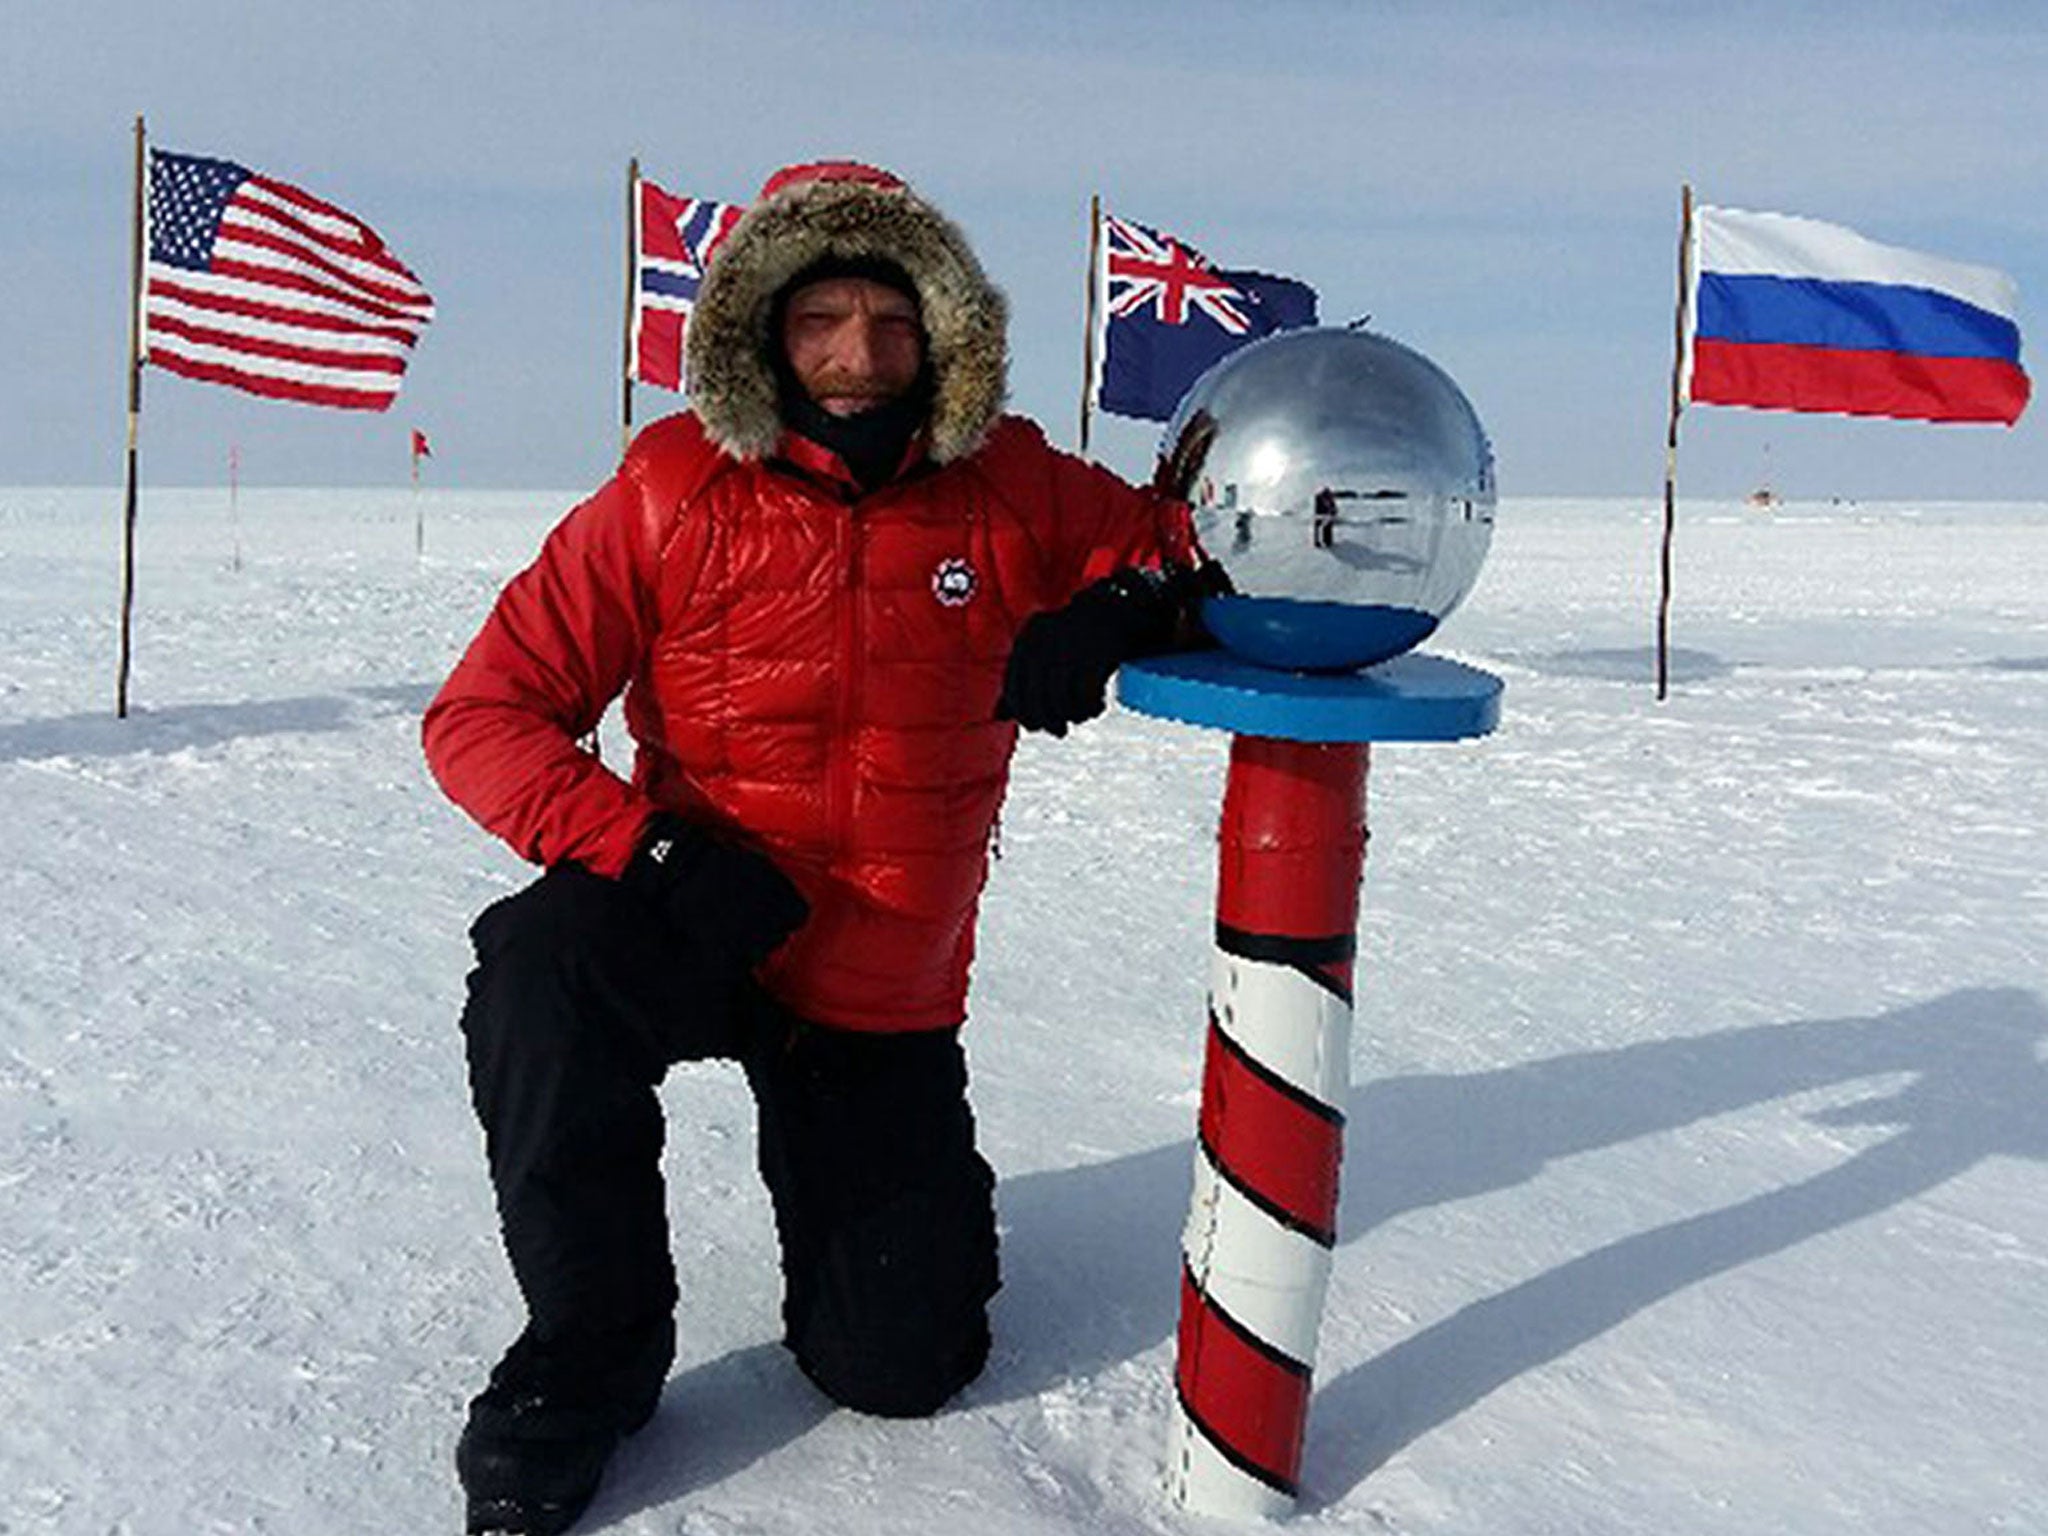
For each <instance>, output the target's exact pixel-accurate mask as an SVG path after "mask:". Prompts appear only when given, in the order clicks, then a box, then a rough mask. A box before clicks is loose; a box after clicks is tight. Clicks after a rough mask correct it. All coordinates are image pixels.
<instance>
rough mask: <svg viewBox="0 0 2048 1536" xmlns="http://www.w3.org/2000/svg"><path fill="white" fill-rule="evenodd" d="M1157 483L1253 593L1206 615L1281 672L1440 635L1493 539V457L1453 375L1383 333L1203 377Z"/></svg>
mask: <svg viewBox="0 0 2048 1536" xmlns="http://www.w3.org/2000/svg"><path fill="white" fill-rule="evenodd" d="M1158 483H1159V484H1160V485H1161V486H1162V487H1163V488H1164V489H1166V490H1168V491H1170V492H1171V493H1173V494H1174V495H1177V496H1180V497H1181V498H1183V499H1184V500H1186V501H1187V502H1188V503H1189V505H1190V506H1192V507H1193V509H1194V514H1195V529H1196V532H1197V533H1198V534H1199V536H1200V537H1201V540H1202V545H1203V548H1205V549H1206V550H1207V551H1208V552H1209V554H1210V555H1211V556H1212V557H1213V558H1214V559H1216V560H1218V561H1220V562H1221V563H1222V565H1223V568H1224V570H1225V571H1226V572H1227V573H1228V574H1229V576H1230V579H1231V584H1232V585H1233V586H1234V587H1235V588H1236V593H1237V595H1235V596H1231V597H1219V598H1211V599H1210V600H1209V602H1208V604H1207V606H1206V607H1205V609H1204V613H1203V617H1204V619H1205V620H1206V621H1207V623H1208V625H1209V628H1210V630H1211V632H1212V633H1214V634H1215V636H1216V638H1217V639H1218V640H1220V641H1221V642H1222V643H1223V644H1224V645H1226V646H1228V647H1230V649H1231V650H1233V651H1235V652H1237V653H1238V654H1240V655H1242V656H1244V657H1245V658H1246V659H1248V660H1251V661H1255V662H1260V663H1263V664H1265V665H1267V666H1275V667H1288V668H1295V669H1301V670H1335V669H1345V668H1352V667H1364V666H1370V665H1372V664H1373V663H1374V662H1378V661H1384V660H1386V659H1387V658H1388V657H1390V656H1396V655H1399V654H1400V653H1401V652H1403V651H1405V650H1408V649H1409V648H1410V647H1412V646H1415V645H1417V644H1419V643H1420V642H1421V641H1422V640H1424V639H1426V638H1427V637H1428V636H1429V635H1430V634H1431V633H1432V632H1433V631H1434V630H1435V629H1436V627H1437V626H1438V625H1439V624H1440V623H1442V622H1443V619H1444V617H1445V616H1446V615H1447V614H1449V613H1450V612H1451V610H1452V609H1454V608H1456V607H1457V606H1458V604H1459V603H1460V602H1461V601H1463V599H1464V597H1465V595H1466V593H1468V592H1469V591H1471V589H1472V584H1473V583H1474V582H1475V581H1477V580H1478V577H1479V567H1480V565H1481V564H1482V563H1483V562H1484V561H1485V559H1486V551H1487V547H1488V545H1489V544H1490V543H1491V542H1492V539H1493V515H1494V501H1495V493H1494V475H1493V450H1492V447H1491V446H1490V445H1489V444H1488V442H1487V438H1486V432H1485V429H1484V428H1483V427H1482V426H1481V425H1480V423H1479V417H1478V415H1477V413H1475V412H1474V411H1473V409H1472V405H1471V402H1470V401H1468V400H1467V399H1466V398H1465V395H1464V392H1463V391H1462V390H1460V389H1459V388H1458V386H1457V385H1456V384H1455V383H1453V382H1452V380H1451V378H1450V375H1448V374H1446V373H1445V372H1444V371H1443V370H1442V369H1441V368H1439V367H1437V366H1436V364H1434V363H1432V362H1431V361H1430V360H1429V359H1428V358H1426V357H1424V356H1422V354H1421V353H1419V352H1416V351H1413V350H1412V349H1410V348H1408V347H1405V346H1403V345H1401V343H1399V342H1397V341H1393V340H1390V339H1389V338H1387V337H1385V336H1381V335H1377V334H1375V333H1373V332H1370V331H1352V330H1302V331H1285V332H1282V333H1281V334H1279V335H1276V336H1269V337H1267V338H1266V339H1264V340H1263V341H1257V342H1254V343H1252V344H1251V345H1250V346H1247V347H1244V348H1241V349H1240V350H1238V351H1236V352H1233V353H1231V354H1230V355H1229V356H1228V357H1225V358H1224V359H1223V360H1222V361H1221V362H1219V363H1217V364H1216V365H1215V366H1214V367H1212V368H1211V369H1209V371H1208V372H1207V373H1205V374H1203V375H1202V376H1201V378H1199V379H1197V380H1196V381H1195V383H1194V385H1193V386H1192V387H1191V388H1190V389H1189V390H1188V393H1187V395H1186V397H1185V398H1184V399H1182V401H1181V403H1180V406H1179V408H1178V409H1177V410H1176V411H1175V413H1174V416H1173V420H1172V421H1170V422H1168V423H1167V427H1166V432H1165V434H1164V436H1163V437H1162V439H1161V447H1160V459H1159V474H1158Z"/></svg>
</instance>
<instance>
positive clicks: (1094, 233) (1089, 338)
mask: <svg viewBox="0 0 2048 1536" xmlns="http://www.w3.org/2000/svg"><path fill="white" fill-rule="evenodd" d="M1101 260H1102V194H1101V193H1099V192H1098V193H1096V194H1094V195H1093V196H1091V197H1090V198H1089V199H1088V303H1087V308H1086V310H1085V311H1084V313H1085V314H1086V316H1087V318H1086V320H1085V322H1084V324H1083V326H1082V342H1081V452H1082V453H1083V454H1084V455H1085V454H1086V453H1087V452H1088V424H1089V420H1090V413H1091V411H1092V409H1093V406H1094V394H1095V307H1096V302H1097V300H1096V293H1095V290H1096V286H1097V284H1096V281H1095V269H1096V266H1097V264H1098V263H1100V262H1101Z"/></svg>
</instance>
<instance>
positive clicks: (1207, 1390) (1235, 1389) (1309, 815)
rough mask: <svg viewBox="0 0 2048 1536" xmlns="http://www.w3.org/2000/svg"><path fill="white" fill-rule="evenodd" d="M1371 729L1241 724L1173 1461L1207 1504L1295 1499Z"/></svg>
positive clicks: (1346, 1057)
mask: <svg viewBox="0 0 2048 1536" xmlns="http://www.w3.org/2000/svg"><path fill="white" fill-rule="evenodd" d="M1367 760H1368V748H1367V746H1366V745H1365V743H1363V742H1340V743H1311V742H1301V741H1285V740H1278V739H1275V738H1272V737H1263V736H1248V735H1238V736H1235V737H1233V738H1232V741H1231V749H1230V777H1229V782H1228V785H1227V787H1226V789H1225V792H1224V799H1223V823H1222V832H1221V837H1220V842H1221V857H1220V866H1219V879H1218V889H1217V900H1216V951H1215V958H1214V962H1213V967H1212V971H1211V982H1210V989H1209V1034H1208V1044H1207V1047H1206V1053H1205V1061H1204V1065H1203V1071H1202V1108H1201V1130H1200V1136H1199V1139H1198V1143H1197V1150H1196V1156H1195V1193H1194V1201H1193V1204H1192V1207H1191V1209H1190V1211H1189V1213H1188V1223H1187V1228H1186V1231H1185V1233H1184V1234H1183V1237H1182V1243H1181V1253H1182V1269H1181V1296H1180V1337H1179V1363H1178V1369H1177V1375H1176V1387H1177V1392H1176V1397H1177V1403H1176V1408H1175V1412H1174V1418H1173V1428H1172V1438H1171V1443H1170V1445H1169V1449H1168V1458H1167V1460H1168V1469H1167V1475H1168V1478H1169V1481H1170V1483H1171V1486H1172V1490H1173V1493H1174V1496H1175V1497H1176V1498H1177V1499H1178V1500H1179V1501H1180V1502H1181V1503H1182V1504H1184V1505H1186V1506H1187V1507H1189V1508H1190V1509H1194V1510H1198V1511H1200V1512H1202V1513H1205V1514H1213V1515H1223V1516H1233V1517H1240V1518H1242V1517H1247V1516H1264V1517H1273V1516H1278V1515H1284V1514H1286V1513H1288V1512H1289V1511H1290V1510H1291V1509H1292V1508H1293V1505H1294V1500H1295V1497H1296V1495H1297V1492H1298V1489H1299V1484H1300V1472H1301V1453H1302V1441H1303V1436H1304V1432H1305V1430H1306V1428H1307V1423H1308V1401H1309V1381H1310V1375H1311V1372H1312V1370H1313V1366H1314V1363H1315V1347H1316V1332H1317V1328H1318V1325H1319V1324H1320V1321H1321V1318H1322V1311H1323V1293H1324V1290H1325V1288H1326V1286H1327V1284H1328V1280H1329V1273H1330V1252H1331V1248H1332V1246H1333V1245H1334V1244H1335V1242H1336V1237H1337V1231H1336V1228H1337V1177H1338V1168H1339V1165H1340V1164H1341V1162H1342V1160H1343V1126H1344V1111H1343V1103H1344V1099H1345V1095H1346V1093H1347V1091H1348V1089H1349V1085H1350V1069H1349V1064H1350V1040H1351V981H1352V965H1353V961H1354V958H1355V952H1356V946H1357V930H1358V889H1359V881H1360V877H1361V875H1362V874H1363V871H1364V866H1365V843H1366V826H1365V778H1366V768H1367Z"/></svg>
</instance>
